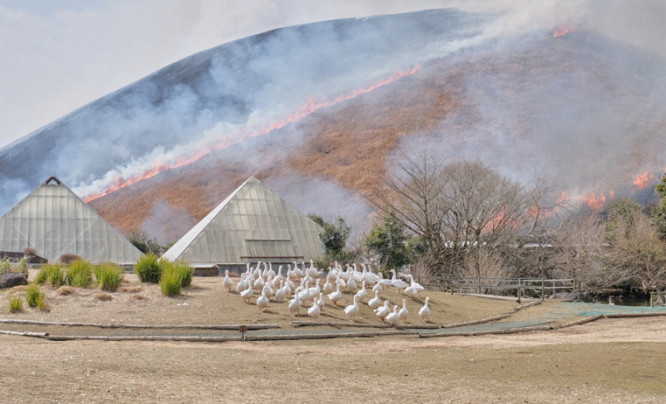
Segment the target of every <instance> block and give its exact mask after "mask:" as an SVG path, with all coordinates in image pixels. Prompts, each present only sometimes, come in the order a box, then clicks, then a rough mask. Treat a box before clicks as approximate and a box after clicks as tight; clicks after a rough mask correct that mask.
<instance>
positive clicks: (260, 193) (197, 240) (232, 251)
mask: <svg viewBox="0 0 666 404" xmlns="http://www.w3.org/2000/svg"><path fill="white" fill-rule="evenodd" d="M321 230H322V229H321V227H320V226H319V225H318V224H316V223H315V222H314V221H312V219H310V218H309V217H307V216H306V215H304V214H303V213H301V212H299V211H298V210H297V209H296V208H295V207H293V206H292V205H290V204H289V203H287V202H286V201H285V200H284V199H282V198H281V197H280V195H278V194H277V193H276V192H274V191H272V190H271V189H269V188H268V187H266V186H265V185H264V184H263V183H262V182H261V181H259V180H258V179H256V178H254V177H250V178H249V179H248V180H247V181H245V182H244V183H243V184H242V185H241V186H240V187H238V188H237V189H236V190H235V191H234V192H233V193H231V195H229V196H228V197H227V198H226V199H225V200H224V201H222V203H220V204H219V205H218V206H217V207H216V208H215V209H213V211H211V212H210V213H209V214H208V215H207V216H206V217H204V218H203V219H202V220H201V221H200V222H199V223H197V224H196V225H195V226H194V227H193V228H192V229H191V230H190V231H189V232H187V233H186V234H185V235H184V236H183V237H182V238H181V239H180V240H178V242H176V243H175V244H174V245H173V246H172V247H171V248H170V249H169V250H168V251H167V252H166V253H164V255H163V257H165V258H168V259H170V260H172V261H185V262H188V263H190V264H191V265H193V266H195V267H203V266H207V265H217V266H218V267H219V268H220V269H223V268H228V269H241V268H245V265H246V263H248V262H252V263H254V262H257V261H268V262H272V263H279V262H284V263H288V262H293V261H297V262H301V261H308V260H310V259H315V258H317V257H320V256H321V255H323V254H324V249H323V247H322V245H321V241H320V239H319V233H320V232H321Z"/></svg>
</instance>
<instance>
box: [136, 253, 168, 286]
mask: <svg viewBox="0 0 666 404" xmlns="http://www.w3.org/2000/svg"><path fill="white" fill-rule="evenodd" d="M134 272H136V274H137V276H138V277H139V280H140V281H141V282H150V283H159V281H160V277H161V276H162V270H161V268H160V265H159V262H158V261H157V256H155V255H154V254H146V255H144V256H143V257H141V258H139V260H138V261H137V263H136V266H135V267H134Z"/></svg>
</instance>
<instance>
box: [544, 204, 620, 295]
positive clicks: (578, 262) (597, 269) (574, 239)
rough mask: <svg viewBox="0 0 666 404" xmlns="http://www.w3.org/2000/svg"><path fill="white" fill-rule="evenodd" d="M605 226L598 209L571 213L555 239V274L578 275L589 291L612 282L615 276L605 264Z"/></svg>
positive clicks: (553, 257) (572, 276)
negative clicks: (596, 210) (607, 269)
mask: <svg viewBox="0 0 666 404" xmlns="http://www.w3.org/2000/svg"><path fill="white" fill-rule="evenodd" d="M603 234H604V228H603V225H602V222H601V218H600V217H599V214H598V213H597V212H588V213H578V214H570V215H568V216H567V217H566V218H564V219H563V220H562V223H561V226H560V227H559V229H557V232H556V233H555V236H554V237H553V239H552V245H553V254H552V256H551V263H552V264H553V265H554V267H555V268H556V269H555V274H554V275H555V276H559V277H565V278H572V279H576V280H577V281H578V282H579V284H580V286H581V288H582V289H584V290H586V291H591V292H594V291H598V290H600V289H604V288H607V287H610V286H611V285H613V283H614V282H615V281H616V277H615V276H613V275H612V274H610V273H608V272H607V271H606V268H605V267H604V265H603V256H604V254H605V252H604V248H605V247H604V240H603Z"/></svg>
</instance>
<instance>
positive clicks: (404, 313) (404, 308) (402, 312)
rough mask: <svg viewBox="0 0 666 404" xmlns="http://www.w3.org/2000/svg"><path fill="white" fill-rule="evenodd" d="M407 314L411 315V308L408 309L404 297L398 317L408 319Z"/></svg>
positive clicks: (403, 319)
mask: <svg viewBox="0 0 666 404" xmlns="http://www.w3.org/2000/svg"><path fill="white" fill-rule="evenodd" d="M407 316H409V310H407V300H405V299H402V309H400V312H398V317H399V318H400V320H402V321H405V322H406V321H407Z"/></svg>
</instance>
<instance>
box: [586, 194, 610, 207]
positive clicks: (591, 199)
mask: <svg viewBox="0 0 666 404" xmlns="http://www.w3.org/2000/svg"><path fill="white" fill-rule="evenodd" d="M583 203H584V204H586V205H587V206H588V207H589V208H590V209H594V210H599V209H601V208H603V207H604V205H605V204H606V196H605V195H604V194H603V193H599V197H597V194H596V193H595V192H590V194H589V195H588V196H587V197H585V198H583Z"/></svg>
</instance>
